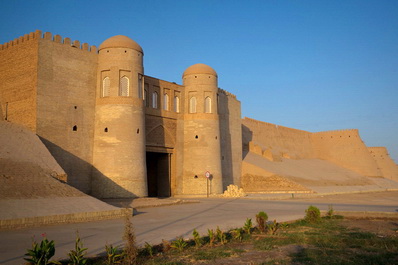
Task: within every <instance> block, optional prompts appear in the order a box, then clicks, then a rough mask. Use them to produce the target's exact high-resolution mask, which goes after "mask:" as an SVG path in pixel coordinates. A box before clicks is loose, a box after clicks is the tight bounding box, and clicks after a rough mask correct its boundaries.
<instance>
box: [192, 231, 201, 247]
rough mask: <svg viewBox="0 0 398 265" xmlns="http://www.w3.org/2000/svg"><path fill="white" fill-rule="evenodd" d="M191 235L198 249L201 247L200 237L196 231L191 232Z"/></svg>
mask: <svg viewBox="0 0 398 265" xmlns="http://www.w3.org/2000/svg"><path fill="white" fill-rule="evenodd" d="M192 235H193V240H194V241H195V246H196V247H197V248H198V247H200V246H201V245H202V239H201V238H200V235H199V233H198V231H196V229H194V230H193V232H192Z"/></svg>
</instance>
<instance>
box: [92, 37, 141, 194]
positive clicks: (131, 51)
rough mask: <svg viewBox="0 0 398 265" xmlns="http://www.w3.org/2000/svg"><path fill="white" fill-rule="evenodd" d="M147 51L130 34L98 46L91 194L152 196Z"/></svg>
mask: <svg viewBox="0 0 398 265" xmlns="http://www.w3.org/2000/svg"><path fill="white" fill-rule="evenodd" d="M143 73H144V69H143V50H142V48H141V47H140V45H138V44H137V43H136V42H135V41H133V40H132V39H130V38H128V37H126V36H121V35H118V36H114V37H111V38H109V39H107V40H106V41H104V42H103V43H102V44H101V45H100V46H99V54H98V74H97V78H98V79H97V91H96V95H97V96H96V97H97V98H96V107H95V131H94V149H93V166H94V169H93V174H92V194H93V195H94V196H96V197H99V198H131V197H141V196H147V194H148V192H147V178H146V160H145V154H146V153H145V112H144V104H143V99H142V82H143V80H142V77H143Z"/></svg>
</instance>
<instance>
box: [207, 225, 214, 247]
mask: <svg viewBox="0 0 398 265" xmlns="http://www.w3.org/2000/svg"><path fill="white" fill-rule="evenodd" d="M207 233H208V235H209V245H210V246H211V247H212V246H213V244H214V241H215V240H216V234H215V233H214V231H213V229H207Z"/></svg>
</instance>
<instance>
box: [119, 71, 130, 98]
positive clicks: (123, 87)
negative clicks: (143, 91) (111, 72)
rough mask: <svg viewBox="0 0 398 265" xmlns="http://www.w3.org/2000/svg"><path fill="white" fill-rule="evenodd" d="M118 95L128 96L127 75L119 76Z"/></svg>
mask: <svg viewBox="0 0 398 265" xmlns="http://www.w3.org/2000/svg"><path fill="white" fill-rule="evenodd" d="M119 96H122V97H128V96H129V79H128V77H127V76H123V77H122V78H120V84H119Z"/></svg>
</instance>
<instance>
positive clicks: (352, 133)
mask: <svg viewBox="0 0 398 265" xmlns="http://www.w3.org/2000/svg"><path fill="white" fill-rule="evenodd" d="M313 137H316V138H318V139H346V138H360V137H359V132H358V129H342V130H333V131H324V132H316V133H313Z"/></svg>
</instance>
